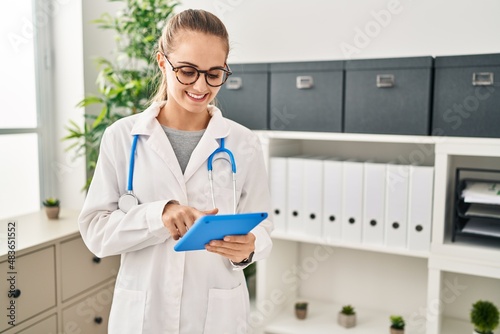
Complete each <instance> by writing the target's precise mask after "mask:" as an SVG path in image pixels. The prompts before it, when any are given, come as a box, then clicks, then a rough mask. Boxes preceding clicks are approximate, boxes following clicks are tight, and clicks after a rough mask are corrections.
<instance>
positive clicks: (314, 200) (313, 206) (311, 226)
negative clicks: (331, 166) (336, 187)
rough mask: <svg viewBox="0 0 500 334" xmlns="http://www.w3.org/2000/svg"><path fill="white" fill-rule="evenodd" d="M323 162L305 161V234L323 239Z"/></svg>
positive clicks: (314, 159)
mask: <svg viewBox="0 0 500 334" xmlns="http://www.w3.org/2000/svg"><path fill="white" fill-rule="evenodd" d="M322 197H323V160H322V158H319V157H315V158H309V159H304V206H303V210H302V212H303V213H304V234H306V235H310V236H313V237H321V219H322V217H323V212H322V207H323V200H322Z"/></svg>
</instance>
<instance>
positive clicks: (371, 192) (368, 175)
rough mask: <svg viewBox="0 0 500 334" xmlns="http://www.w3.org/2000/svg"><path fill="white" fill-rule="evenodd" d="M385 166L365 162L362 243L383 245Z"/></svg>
mask: <svg viewBox="0 0 500 334" xmlns="http://www.w3.org/2000/svg"><path fill="white" fill-rule="evenodd" d="M385 177H386V164H382V163H372V162H365V165H364V185H363V228H362V230H363V232H362V233H363V238H362V240H363V243H364V244H369V245H383V244H384V225H385Z"/></svg>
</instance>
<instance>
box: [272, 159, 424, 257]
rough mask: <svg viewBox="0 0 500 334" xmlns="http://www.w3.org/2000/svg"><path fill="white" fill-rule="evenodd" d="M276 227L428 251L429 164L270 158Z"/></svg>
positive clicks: (352, 241)
mask: <svg viewBox="0 0 500 334" xmlns="http://www.w3.org/2000/svg"><path fill="white" fill-rule="evenodd" d="M269 167H270V168H269V176H270V187H271V196H272V201H273V210H274V224H275V229H276V231H280V232H286V233H290V234H299V235H307V236H311V237H321V238H323V239H324V240H326V241H327V242H333V243H335V242H346V243H350V244H366V245H378V246H386V247H393V248H403V249H409V250H415V251H427V250H429V247H430V241H431V227H432V226H431V225H432V197H433V182H434V167H427V166H414V165H399V164H391V163H387V164H385V163H374V162H360V161H351V160H344V161H342V160H337V159H333V158H327V159H324V158H318V157H305V156H296V157H271V158H270V166H269Z"/></svg>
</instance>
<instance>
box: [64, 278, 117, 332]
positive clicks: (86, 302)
mask: <svg viewBox="0 0 500 334" xmlns="http://www.w3.org/2000/svg"><path fill="white" fill-rule="evenodd" d="M113 291H114V284H108V285H106V286H105V287H103V288H102V289H100V290H98V291H97V292H96V293H94V294H92V295H90V296H88V297H85V298H82V299H80V300H79V301H78V302H76V303H75V304H72V305H71V306H69V307H66V308H64V309H63V311H62V326H63V333H92V334H101V333H102V334H106V333H107V330H108V319H109V311H110V310H111V302H112V300H113Z"/></svg>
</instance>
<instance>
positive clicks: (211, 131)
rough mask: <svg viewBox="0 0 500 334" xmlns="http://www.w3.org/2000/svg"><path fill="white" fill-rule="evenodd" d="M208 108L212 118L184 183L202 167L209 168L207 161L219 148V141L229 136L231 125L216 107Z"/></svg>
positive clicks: (191, 160)
mask: <svg viewBox="0 0 500 334" xmlns="http://www.w3.org/2000/svg"><path fill="white" fill-rule="evenodd" d="M208 108H209V109H208V111H209V113H210V115H211V116H212V117H211V119H210V122H209V123H208V127H207V130H206V131H205V133H204V134H203V137H202V138H201V140H200V142H199V143H198V145H197V146H196V147H195V149H194V151H193V153H192V154H191V158H190V159H189V162H188V165H187V166H186V170H185V171H184V182H186V183H187V182H188V181H189V179H190V178H191V177H192V176H193V175H194V174H195V173H196V171H197V170H198V169H200V168H201V167H204V168H207V166H206V164H207V159H208V157H209V156H210V154H212V153H213V152H214V151H215V150H216V149H217V148H218V147H219V145H220V143H219V139H220V138H225V137H227V136H228V134H229V129H230V128H229V124H228V122H227V120H226V119H224V117H222V113H221V112H220V110H219V109H218V108H217V107H215V106H208Z"/></svg>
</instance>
